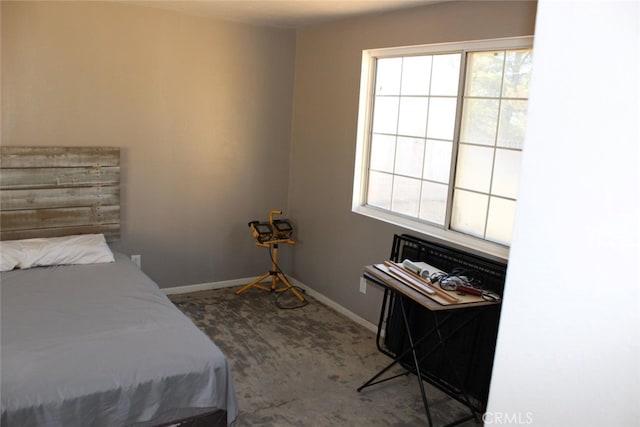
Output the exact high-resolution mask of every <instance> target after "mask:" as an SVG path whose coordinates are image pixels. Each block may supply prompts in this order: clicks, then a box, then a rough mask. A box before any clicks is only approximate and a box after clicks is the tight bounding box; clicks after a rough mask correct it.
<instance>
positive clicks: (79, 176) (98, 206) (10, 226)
mask: <svg viewBox="0 0 640 427" xmlns="http://www.w3.org/2000/svg"><path fill="white" fill-rule="evenodd" d="M94 233H95V234H99V233H102V234H104V235H105V237H106V239H107V240H108V241H114V240H118V239H119V238H120V148H118V147H19V146H13V147H11V146H9V147H5V146H3V147H0V240H17V239H28V238H33V237H58V236H67V235H73V234H94Z"/></svg>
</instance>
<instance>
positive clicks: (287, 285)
mask: <svg viewBox="0 0 640 427" xmlns="http://www.w3.org/2000/svg"><path fill="white" fill-rule="evenodd" d="M278 279H280V281H281V282H282V283H284V285H285V286H286V287H287V289H285V290H286V291H291V292H292V293H293V294H294V295H295V296H296V298H298V299H299V300H300V302H304V297H303V296H302V295H300V292H298V291H297V290H296V288H294V287H293V286H292V285H291V283H289V280H288V279H287V278H286V277H285V276H284V274H282V273H278Z"/></svg>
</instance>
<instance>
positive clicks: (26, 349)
mask: <svg viewBox="0 0 640 427" xmlns="http://www.w3.org/2000/svg"><path fill="white" fill-rule="evenodd" d="M115 255H116V262H115V263H108V264H92V265H75V266H56V267H39V268H33V269H30V270H24V271H15V270H14V271H9V272H5V273H2V275H1V276H0V280H1V293H0V298H1V321H2V322H1V335H0V339H1V344H2V349H1V359H0V363H1V365H0V366H1V367H0V369H1V380H2V381H1V387H2V388H1V389H0V393H1V400H2V416H1V420H0V421H1V422H0V424H2V426H3V427H9V426H21V427H22V426H36V425H37V426H65V427H68V426H128V425H155V424H161V423H165V422H168V421H171V420H176V419H181V418H185V417H189V416H193V415H198V414H201V413H204V412H209V411H212V410H215V409H221V410H225V411H227V423H228V424H231V422H232V421H233V419H234V418H235V417H236V415H237V413H238V408H237V402H236V397H235V392H234V387H233V381H232V378H231V374H230V371H229V366H228V363H227V360H226V358H225V356H224V355H223V354H222V352H221V351H220V349H219V348H218V347H217V346H216V345H215V344H214V343H213V342H211V340H210V339H209V338H208V337H207V336H206V335H204V333H202V332H201V331H200V330H199V329H198V328H196V327H195V326H194V325H193V323H192V322H191V321H190V320H189V319H188V318H187V317H186V316H184V315H183V314H182V313H181V312H180V311H179V310H178V309H177V308H176V307H175V306H174V305H173V304H172V303H171V302H170V301H169V299H168V298H167V297H166V296H165V295H164V294H163V293H162V291H160V289H158V287H157V285H156V284H155V283H154V282H153V281H152V280H151V279H149V278H148V277H147V276H146V275H144V274H142V272H141V271H140V270H138V268H137V267H136V266H135V264H133V263H132V262H131V261H130V260H129V259H128V258H127V257H126V256H124V255H122V254H117V253H116V254H115Z"/></svg>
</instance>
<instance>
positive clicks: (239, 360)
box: [170, 288, 476, 427]
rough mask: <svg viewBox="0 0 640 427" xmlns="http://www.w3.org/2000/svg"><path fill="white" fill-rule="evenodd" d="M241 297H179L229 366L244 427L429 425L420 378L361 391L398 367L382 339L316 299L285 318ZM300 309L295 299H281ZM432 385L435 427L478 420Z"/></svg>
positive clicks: (263, 301) (264, 301)
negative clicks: (386, 352) (380, 372)
mask: <svg viewBox="0 0 640 427" xmlns="http://www.w3.org/2000/svg"><path fill="white" fill-rule="evenodd" d="M237 289H238V288H225V289H220V290H212V291H203V292H195V293H190V294H180V295H171V296H170V298H171V300H172V301H173V302H174V303H175V304H176V306H177V307H178V308H180V309H181V310H182V311H183V312H184V313H185V314H186V315H187V316H189V317H190V318H191V319H192V320H193V322H194V323H195V324H196V325H197V326H198V327H199V328H200V329H201V330H203V331H204V332H205V333H206V334H207V335H208V336H209V337H211V339H212V340H213V341H214V342H215V343H216V344H217V345H218V346H219V347H220V348H221V349H222V351H223V352H224V353H225V354H226V356H227V358H228V359H229V362H230V366H231V372H232V375H233V379H234V383H235V387H236V392H237V396H238V402H239V406H240V415H239V416H238V418H237V419H236V421H235V423H234V425H233V426H234V427H245V426H275V427H287V426H322V427H324V426H348V427H352V426H367V427H374V426H397V427H400V426H423V425H427V417H426V414H425V411H424V408H423V405H422V400H421V397H420V390H419V387H418V382H417V381H418V380H417V377H416V376H415V375H412V374H410V375H405V376H401V377H399V378H397V379H394V380H391V381H388V382H385V383H383V384H379V385H375V386H373V387H370V388H367V389H365V390H363V391H362V392H360V393H358V392H357V391H356V389H357V388H358V387H359V386H360V385H362V384H363V383H364V382H365V381H367V380H368V379H369V378H370V377H371V376H372V375H374V374H375V373H376V372H377V371H378V370H379V369H381V368H382V367H384V366H386V365H387V364H388V363H389V362H390V361H391V359H389V358H388V357H387V356H385V355H383V354H381V353H379V352H378V351H377V348H376V344H375V334H374V333H373V332H371V331H369V330H367V329H366V328H364V327H362V326H360V325H358V324H356V323H354V322H353V321H351V320H350V319H348V318H347V317H345V316H343V315H341V314H339V313H337V312H336V311H334V310H332V309H330V308H329V307H327V306H325V305H323V304H321V303H320V302H318V301H316V300H314V299H313V298H311V297H309V296H306V298H307V300H308V301H309V304H308V305H307V306H305V307H303V308H299V309H295V310H283V309H280V308H278V307H277V306H276V303H275V298H276V294H274V293H268V292H263V291H261V290H259V289H250V290H249V291H247V292H246V293H243V294H242V295H239V296H238V295H235V293H234V292H235V290H237ZM296 301H297V300H294V299H293V296H292V295H291V293H290V292H288V293H285V294H283V295H282V296H281V297H280V299H279V303H280V304H281V305H286V306H290V305H292V304H295V303H296ZM394 369H395V370H394V371H393V372H394V373H400V372H402V371H403V370H402V368H394ZM426 387H427V394H428V396H429V402H430V407H431V413H432V417H433V421H434V424H435V425H444V424H447V423H449V422H452V421H454V420H455V419H458V418H460V417H461V416H464V415H467V414H468V411H467V410H466V409H465V408H464V407H463V406H462V405H460V404H459V403H458V402H456V401H454V400H453V399H450V398H449V397H448V396H446V395H444V394H443V393H441V392H440V391H438V390H437V389H435V388H433V387H431V386H430V385H428V384H427V385H426ZM462 425H466V426H472V425H476V424H475V423H474V422H473V421H467V422H466V423H464V424H462Z"/></svg>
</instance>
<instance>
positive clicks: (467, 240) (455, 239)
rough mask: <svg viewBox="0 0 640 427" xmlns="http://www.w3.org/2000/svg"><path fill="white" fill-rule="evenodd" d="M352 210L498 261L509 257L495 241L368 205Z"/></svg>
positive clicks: (504, 247)
mask: <svg viewBox="0 0 640 427" xmlns="http://www.w3.org/2000/svg"><path fill="white" fill-rule="evenodd" d="M352 211H353V212H354V213H356V214H359V215H364V216H367V217H369V218H373V219H377V220H379V221H384V222H387V223H389V224H393V225H396V226H398V227H402V228H406V229H408V230H411V231H415V232H417V233H420V234H422V235H426V236H428V237H433V238H436V239H438V240H442V241H444V242H446V243H449V244H451V245H453V246H456V247H458V248H460V249H463V250H466V251H468V252H470V253H474V254H476V255H479V256H482V257H485V258H490V259H494V260H496V261H500V262H507V261H508V259H509V248H508V247H506V246H503V245H500V244H497V243H493V242H488V241H486V240H481V239H478V238H475V237H472V236H469V235H466V234H462V233H458V232H455V231H450V230H444V229H442V228H439V227H436V226H433V225H429V224H425V223H422V222H418V221H414V220H411V219H410V218H402V217H398V216H396V215H393V214H390V213H388V212H385V211H382V210H378V209H375V208H371V207H368V206H354V207H353V209H352ZM416 237H420V236H416Z"/></svg>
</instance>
